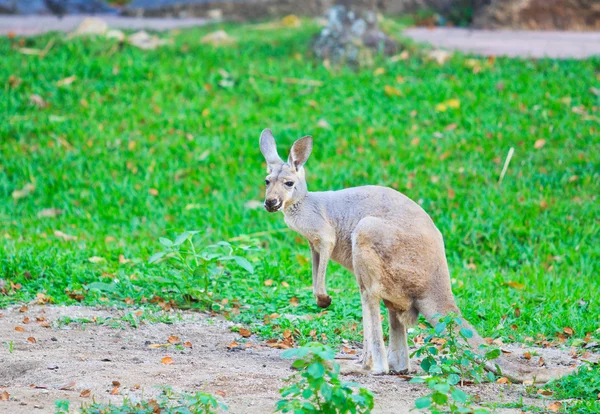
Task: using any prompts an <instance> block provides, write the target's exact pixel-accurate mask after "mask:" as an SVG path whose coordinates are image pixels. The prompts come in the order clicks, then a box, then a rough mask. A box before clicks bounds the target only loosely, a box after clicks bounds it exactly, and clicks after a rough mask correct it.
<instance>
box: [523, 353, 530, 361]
mask: <svg viewBox="0 0 600 414" xmlns="http://www.w3.org/2000/svg"><path fill="white" fill-rule="evenodd" d="M523 358H525V359H527V360H530V359H531V353H530V352H525V353H523Z"/></svg>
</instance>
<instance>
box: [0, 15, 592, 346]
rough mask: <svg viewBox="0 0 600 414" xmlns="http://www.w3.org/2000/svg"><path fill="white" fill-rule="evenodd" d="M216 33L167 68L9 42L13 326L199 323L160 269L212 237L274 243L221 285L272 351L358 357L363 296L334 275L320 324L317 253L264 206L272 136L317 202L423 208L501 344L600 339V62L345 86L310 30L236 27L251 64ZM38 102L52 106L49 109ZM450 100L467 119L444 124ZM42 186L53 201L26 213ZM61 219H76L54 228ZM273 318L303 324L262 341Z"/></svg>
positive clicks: (59, 42)
mask: <svg viewBox="0 0 600 414" xmlns="http://www.w3.org/2000/svg"><path fill="white" fill-rule="evenodd" d="M214 29H215V27H207V28H201V29H193V30H185V31H181V32H178V33H174V34H170V35H168V36H169V37H171V38H172V39H173V41H174V43H173V45H168V46H165V47H163V48H160V49H158V50H155V51H142V50H138V49H135V48H133V47H130V46H124V47H123V48H122V49H119V48H118V47H117V45H116V44H115V43H112V42H110V41H105V40H92V39H75V40H65V39H64V37H62V36H56V35H53V34H49V35H45V36H41V37H35V38H29V39H26V44H25V46H26V47H30V48H38V49H43V48H44V47H45V46H46V44H47V43H48V42H49V41H50V40H51V39H54V40H55V44H54V46H53V47H52V48H51V49H50V51H49V53H48V54H47V55H46V56H45V57H44V58H43V59H40V58H39V57H37V56H30V55H25V54H22V53H19V52H18V51H17V42H18V39H14V40H10V39H7V38H2V39H0V55H1V56H2V57H3V58H2V65H0V81H1V82H2V89H1V90H0V154H1V156H0V200H1V202H0V255H1V256H0V278H2V279H4V280H5V281H6V282H7V286H6V287H5V288H4V292H5V293H4V294H0V307H5V306H8V305H10V304H12V303H16V302H20V301H28V300H32V299H35V298H36V295H37V294H40V293H42V294H43V295H44V296H43V297H41V298H39V300H42V301H44V300H50V301H51V302H55V303H78V302H80V301H81V302H82V303H88V304H95V303H106V302H109V303H114V302H119V303H122V302H124V301H125V300H127V303H129V304H133V305H135V306H137V305H139V304H141V303H146V302H148V301H150V300H151V299H152V298H153V297H154V296H160V297H161V298H162V302H163V305H164V304H165V303H167V304H169V305H171V306H184V307H189V306H199V305H198V304H195V303H194V302H193V301H192V300H190V298H191V294H190V292H192V291H193V283H194V279H193V278H191V279H190V278H187V279H186V284H185V286H186V287H185V288H184V291H182V290H181V289H179V288H178V287H177V286H176V281H177V280H179V279H180V278H181V277H182V276H181V273H180V272H179V271H178V270H177V269H175V268H173V267H170V266H168V265H165V264H156V265H149V264H147V259H148V258H149V256H150V255H151V254H153V253H155V252H156V251H159V250H161V246H160V244H159V243H158V238H159V237H162V236H165V237H169V238H172V237H174V236H175V235H177V234H179V233H181V232H182V231H183V230H199V231H200V234H198V235H196V243H197V245H198V246H204V245H207V244H210V243H214V242H217V241H220V240H228V239H231V238H235V237H238V236H240V235H244V234H254V233H258V232H263V231H272V233H269V234H267V235H262V236H258V237H255V240H257V243H258V244H259V245H260V246H261V249H260V250H253V251H249V252H247V254H246V255H247V258H248V259H249V260H251V262H252V263H253V265H254V267H255V272H254V273H249V272H247V271H244V270H242V269H240V268H235V266H233V267H232V268H231V269H230V270H229V271H228V272H227V273H226V275H225V277H224V278H222V281H221V282H220V287H219V299H220V300H221V299H227V301H226V302H228V303H227V304H224V305H223V306H222V308H224V309H223V310H224V311H226V312H227V314H228V315H230V316H231V317H232V318H233V319H234V320H236V321H240V322H242V323H245V324H248V325H250V326H251V327H252V329H253V330H254V331H255V332H258V333H260V334H262V335H264V336H266V337H269V336H271V337H278V336H279V337H280V335H281V334H282V332H283V331H284V330H285V329H291V330H297V331H295V332H294V334H295V335H296V340H297V341H299V342H305V341H307V340H309V339H310V337H311V331H312V330H313V329H314V330H315V331H316V332H313V333H314V334H316V335H317V336H319V338H320V339H321V340H323V338H322V337H321V336H320V335H321V334H325V337H326V338H327V340H328V341H330V342H333V343H339V341H340V340H342V339H347V340H359V339H360V331H361V328H360V301H359V297H358V291H357V287H356V284H355V282H354V278H353V276H352V275H350V274H349V273H348V272H346V271H345V270H343V269H342V268H341V267H340V266H338V265H336V264H331V265H330V267H329V272H328V275H329V277H328V280H329V281H328V284H329V287H330V291H331V293H332V296H333V304H332V306H331V308H330V309H328V311H327V312H326V313H321V314H319V313H318V312H319V311H320V310H319V309H318V308H317V307H316V305H315V304H314V301H313V299H312V297H311V288H310V281H311V276H310V263H309V260H308V258H309V256H310V254H309V250H308V246H307V244H306V243H305V242H304V241H303V240H301V239H300V238H299V237H298V236H297V235H295V234H294V233H292V232H290V231H279V230H283V229H285V224H284V222H283V218H282V216H281V215H279V214H273V215H272V214H268V213H266V212H265V211H264V210H263V209H260V208H259V209H250V208H247V207H245V205H244V204H245V203H246V202H247V201H249V200H261V198H262V196H263V191H264V189H263V178H264V175H265V165H264V161H263V158H262V156H261V154H260V151H259V148H258V137H259V134H260V131H261V130H262V129H263V128H265V127H270V128H272V129H273V131H274V133H275V136H276V138H278V142H279V145H280V148H281V149H280V152H281V153H283V152H284V151H285V150H287V148H289V146H290V145H291V143H292V142H293V141H294V140H295V139H297V138H298V137H300V136H302V135H305V134H312V135H313V136H314V138H315V149H314V153H313V155H312V156H311V158H310V160H309V161H308V164H307V176H308V182H309V188H310V189H313V190H328V189H341V188H344V187H350V186H358V185H364V184H380V185H386V186H392V187H394V188H397V189H398V190H400V191H402V192H404V193H405V194H407V195H408V196H409V197H411V198H412V199H414V200H417V201H418V202H419V203H421V205H422V206H423V207H424V208H425V209H426V211H428V212H429V214H430V215H431V216H432V217H433V219H434V221H435V222H436V223H437V225H438V227H439V228H440V230H441V231H442V233H443V234H444V237H445V241H446V248H447V256H448V261H449V265H450V269H451V274H452V280H453V290H454V293H455V295H456V296H457V299H458V303H459V305H460V307H461V309H462V310H463V312H464V314H465V316H466V317H467V318H468V319H469V320H470V321H471V322H473V323H474V325H475V326H476V327H477V329H479V330H480V332H481V333H482V334H483V335H484V336H490V337H494V338H502V339H503V340H504V341H505V342H510V341H512V340H517V341H525V340H526V339H527V338H533V340H534V341H538V340H540V339H542V338H541V337H540V336H539V335H543V337H545V338H546V339H547V340H549V341H555V340H557V339H558V333H562V332H563V330H564V328H565V327H569V328H572V329H573V331H574V334H573V335H572V336H570V337H568V338H567V341H568V342H567V344H574V345H580V344H581V342H582V340H583V339H585V337H586V334H589V337H591V338H596V339H597V338H598V337H599V333H598V329H599V328H600V326H599V324H598V320H599V319H600V314H599V311H598V309H600V307H599V305H600V295H599V294H598V292H599V291H600V279H599V278H598V274H599V270H600V266H599V263H600V238H599V237H598V230H599V227H600V223H599V221H598V217H599V216H600V215H599V213H600V208H599V203H598V199H597V198H598V194H600V139H599V138H598V137H599V135H600V110H599V106H600V98H599V97H598V96H597V95H595V94H594V93H593V90H592V89H591V88H592V87H594V88H596V90H597V89H598V88H600V77H599V76H600V59H599V58H592V59H588V60H584V61H572V60H566V61H555V60H547V59H545V60H538V61H534V60H522V59H508V58H498V59H496V60H495V61H494V62H491V63H490V62H488V61H487V59H475V60H473V58H472V57H469V56H464V55H460V54H456V55H454V56H453V58H452V59H451V60H450V61H449V62H448V63H446V64H444V65H442V66H440V65H438V64H436V63H434V62H431V61H428V60H427V59H425V52H424V51H423V50H422V49H420V48H415V47H414V46H409V49H410V58H409V59H408V60H404V61H403V60H401V61H398V62H392V61H390V60H389V59H379V58H377V59H375V63H374V65H373V66H372V67H370V68H364V69H361V70H353V69H350V68H344V69H340V70H329V69H327V68H326V67H324V66H323V65H321V64H319V63H318V62H315V60H314V59H313V58H312V57H311V56H310V52H309V50H308V44H309V42H310V39H311V37H312V35H313V34H314V33H316V31H317V30H318V28H317V27H315V26H313V25H312V24H309V23H306V22H305V23H304V25H303V26H302V27H301V28H299V29H283V30H272V31H266V32H265V31H259V30H254V29H253V28H252V27H250V26H244V25H237V26H225V29H226V30H227V31H228V32H229V33H230V35H231V36H233V37H235V38H237V39H238V42H237V45H236V46H234V47H226V48H213V47H210V46H206V45H203V44H201V43H200V41H199V39H200V38H201V37H202V36H203V35H204V34H205V33H207V32H209V31H212V30H214ZM473 66H477V67H479V68H480V69H481V70H480V71H475V72H477V73H474V70H473ZM376 68H383V70H384V73H383V74H376V73H375V69H376ZM379 72H381V71H378V72H377V73H379ZM73 75H74V76H76V77H77V78H76V80H75V81H74V82H73V83H71V84H69V85H64V86H57V82H58V81H60V80H61V79H64V78H67V77H70V76H73ZM11 76H13V78H12V80H11ZM284 78H303V79H311V80H318V81H321V82H323V85H322V86H320V87H319V86H307V85H302V84H292V83H286V82H285V81H284ZM15 79H17V81H15ZM399 79H400V81H401V82H399ZM17 83H18V85H16V84H17ZM15 85H16V86H15ZM385 86H392V87H394V88H396V89H397V90H399V91H400V92H401V96H396V95H394V94H391V96H388V94H386V93H385V92H384V88H385ZM388 90H389V88H388ZM34 94H35V95H39V96H40V97H41V98H42V99H43V100H44V101H45V102H47V103H48V106H47V107H44V108H41V107H38V106H36V105H34V104H32V102H31V99H30V97H31V95H34ZM451 99H455V100H458V101H459V104H460V105H459V107H458V108H447V110H445V111H439V110H437V109H436V108H438V109H439V107H438V104H440V103H443V102H446V101H448V100H451ZM320 120H325V121H326V122H327V123H328V124H329V125H330V129H328V128H324V127H322V126H319V121H320ZM322 124H323V123H321V125H322ZM540 139H543V140H545V145H544V146H543V147H542V148H539V149H536V148H535V147H534V144H535V142H536V141H538V140H540ZM510 147H514V148H515V155H514V157H513V159H512V161H511V163H510V166H509V168H508V172H507V174H506V176H505V178H504V181H503V183H502V184H501V185H498V177H499V175H500V171H501V169H502V163H503V162H504V159H505V157H506V154H507V152H508V150H509V148H510ZM28 183H31V184H33V185H34V186H35V190H34V191H33V192H32V193H31V194H29V195H27V196H25V197H23V198H20V199H15V198H14V197H13V195H12V194H13V192H14V191H15V190H20V189H23V188H24V187H25V186H26V185H27V184H28ZM153 194H154V195H153ZM156 194H157V195H156ZM47 208H58V209H61V210H62V211H63V213H62V214H61V215H59V216H57V217H54V218H49V217H38V213H39V212H40V211H41V210H42V209H47ZM56 231H60V232H63V233H66V234H68V235H72V236H75V237H77V239H76V240H73V241H67V240H64V239H63V238H62V237H60V236H57V235H56V233H55V232H56ZM59 234H60V233H59ZM239 244H240V242H236V243H234V245H236V246H238V245H239ZM242 244H243V243H242ZM120 255H123V257H124V258H125V259H128V260H131V261H130V262H127V263H121V262H120V260H119V256H120ZM94 256H97V257H102V258H104V259H105V261H100V262H97V263H92V262H90V261H89V260H88V259H89V258H90V257H94ZM267 280H272V281H273V284H272V285H270V286H266V285H265V281H267ZM98 282H100V283H98ZM282 282H285V283H287V284H288V285H289V287H285V286H284V285H282ZM92 283H93V285H92ZM11 286H12V287H11ZM185 289H189V291H185ZM293 298H297V299H298V303H299V306H294V305H293V304H292V303H290V300H292V299H293ZM517 308H518V311H517ZM274 313H277V314H279V315H287V314H293V315H300V316H303V318H301V319H295V318H286V317H283V316H280V317H276V318H274V319H270V321H269V322H268V323H263V318H264V317H265V316H266V315H272V314H274ZM306 315H308V317H307V316H306ZM589 337H588V338H589Z"/></svg>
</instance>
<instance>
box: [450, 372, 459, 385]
mask: <svg viewBox="0 0 600 414" xmlns="http://www.w3.org/2000/svg"><path fill="white" fill-rule="evenodd" d="M448 382H449V383H450V384H451V385H454V384H458V383H459V382H460V376H459V375H457V374H450V375H448Z"/></svg>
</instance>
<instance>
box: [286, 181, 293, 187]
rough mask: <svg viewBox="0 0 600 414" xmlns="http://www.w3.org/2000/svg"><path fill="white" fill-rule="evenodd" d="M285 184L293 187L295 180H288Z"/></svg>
mask: <svg viewBox="0 0 600 414" xmlns="http://www.w3.org/2000/svg"><path fill="white" fill-rule="evenodd" d="M284 184H285V185H287V186H288V187H292V186H293V185H294V182H293V181H286V182H285V183H284Z"/></svg>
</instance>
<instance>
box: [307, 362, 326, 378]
mask: <svg viewBox="0 0 600 414" xmlns="http://www.w3.org/2000/svg"><path fill="white" fill-rule="evenodd" d="M307 371H308V373H309V374H310V375H311V376H312V377H313V378H322V377H323V375H325V367H323V365H322V364H321V363H319V362H315V363H312V364H310V365H309V366H308V369H307Z"/></svg>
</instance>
